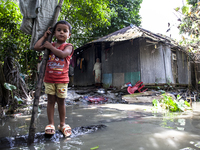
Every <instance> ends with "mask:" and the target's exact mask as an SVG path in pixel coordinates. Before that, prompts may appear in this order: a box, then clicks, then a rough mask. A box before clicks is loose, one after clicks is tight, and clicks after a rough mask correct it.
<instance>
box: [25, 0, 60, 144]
mask: <svg viewBox="0 0 200 150" xmlns="http://www.w3.org/2000/svg"><path fill="white" fill-rule="evenodd" d="M63 1H64V0H60V1H59V4H58V6H57V7H56V10H55V14H54V19H53V25H54V24H55V23H56V22H57V19H58V16H59V13H60V11H61V6H62V4H63ZM47 40H48V41H49V42H51V40H52V35H51V36H49V37H48V39H47ZM48 56H49V50H48V49H45V51H44V55H43V60H42V65H41V67H40V73H39V79H38V83H37V87H36V90H35V99H34V102H33V110H32V116H31V122H30V127H29V136H28V145H31V144H32V143H33V142H34V138H35V130H36V120H37V116H38V104H39V98H40V93H41V89H42V83H43V78H44V73H45V68H46V64H47V59H48Z"/></svg>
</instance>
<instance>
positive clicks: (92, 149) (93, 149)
mask: <svg viewBox="0 0 200 150" xmlns="http://www.w3.org/2000/svg"><path fill="white" fill-rule="evenodd" d="M97 148H99V145H98V146H96V147H92V148H90V150H95V149H97Z"/></svg>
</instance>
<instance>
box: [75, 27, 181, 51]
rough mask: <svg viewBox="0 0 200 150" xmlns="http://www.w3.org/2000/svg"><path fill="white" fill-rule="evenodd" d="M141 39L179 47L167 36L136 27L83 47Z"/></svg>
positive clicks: (125, 29) (114, 33) (124, 29)
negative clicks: (99, 43)
mask: <svg viewBox="0 0 200 150" xmlns="http://www.w3.org/2000/svg"><path fill="white" fill-rule="evenodd" d="M139 37H144V38H149V39H152V40H153V41H157V42H165V43H168V44H170V45H171V46H178V44H177V43H176V42H175V41H174V40H172V39H171V38H169V37H167V36H166V37H165V36H163V35H159V34H155V33H152V32H150V31H148V30H145V29H142V28H140V27H137V26H135V25H130V26H128V27H125V28H123V29H120V30H118V31H116V32H113V33H111V34H108V35H106V36H104V37H102V38H99V39H97V40H93V41H91V42H89V43H87V44H85V45H84V46H82V47H86V46H87V45H88V44H91V43H98V42H120V41H126V40H131V39H136V38H139ZM82 47H79V48H78V49H80V48H82Z"/></svg>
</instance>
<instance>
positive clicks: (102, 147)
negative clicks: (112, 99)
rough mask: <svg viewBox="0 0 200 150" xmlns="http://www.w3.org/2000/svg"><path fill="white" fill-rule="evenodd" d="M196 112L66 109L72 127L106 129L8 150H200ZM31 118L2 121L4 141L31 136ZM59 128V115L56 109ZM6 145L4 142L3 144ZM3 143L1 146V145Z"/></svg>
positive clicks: (40, 124) (41, 123)
mask: <svg viewBox="0 0 200 150" xmlns="http://www.w3.org/2000/svg"><path fill="white" fill-rule="evenodd" d="M193 107H194V109H193V111H192V112H188V113H173V114H168V115H162V114H154V113H152V106H151V105H133V104H92V105H86V104H84V103H82V104H81V103H80V104H76V105H69V106H66V117H67V118H66V123H68V124H70V126H71V127H72V128H76V127H80V126H90V125H98V124H103V125H105V126H107V127H106V128H105V129H103V130H98V131H96V132H93V133H84V134H80V135H79V136H74V137H72V138H70V139H65V138H60V139H57V140H56V139H55V140H53V141H51V140H50V141H41V142H39V143H34V144H32V145H31V146H30V147H27V145H26V144H24V143H21V145H20V146H17V147H12V148H4V149H27V150H28V149H35V150H36V149H37V150H46V149H50V150H55V149H71V150H82V149H83V150H87V149H88V150H89V149H90V148H94V147H98V150H123V149H125V150H133V149H137V150H161V149H162V150H169V149H170V150H187V149H188V150H194V149H199V147H200V118H199V116H200V111H199V110H200V109H199V108H200V103H194V104H193ZM29 118H30V116H23V117H22V116H17V117H15V118H5V119H1V120H0V133H1V134H0V138H3V137H14V136H16V135H18V136H22V135H26V134H28V129H29V123H30V119H29ZM54 119H55V126H56V127H57V125H58V124H59V114H58V111H57V108H56V110H55V117H54ZM47 122H48V121H47V114H46V109H45V108H44V109H42V111H41V113H40V114H39V116H38V119H37V129H36V133H41V132H43V131H44V128H45V126H46V125H47ZM1 142H2V141H1ZM0 144H1V143H0Z"/></svg>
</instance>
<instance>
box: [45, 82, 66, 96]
mask: <svg viewBox="0 0 200 150" xmlns="http://www.w3.org/2000/svg"><path fill="white" fill-rule="evenodd" d="M44 86H45V94H50V95H56V96H57V97H59V98H66V97H67V88H68V83H46V82H44Z"/></svg>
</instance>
